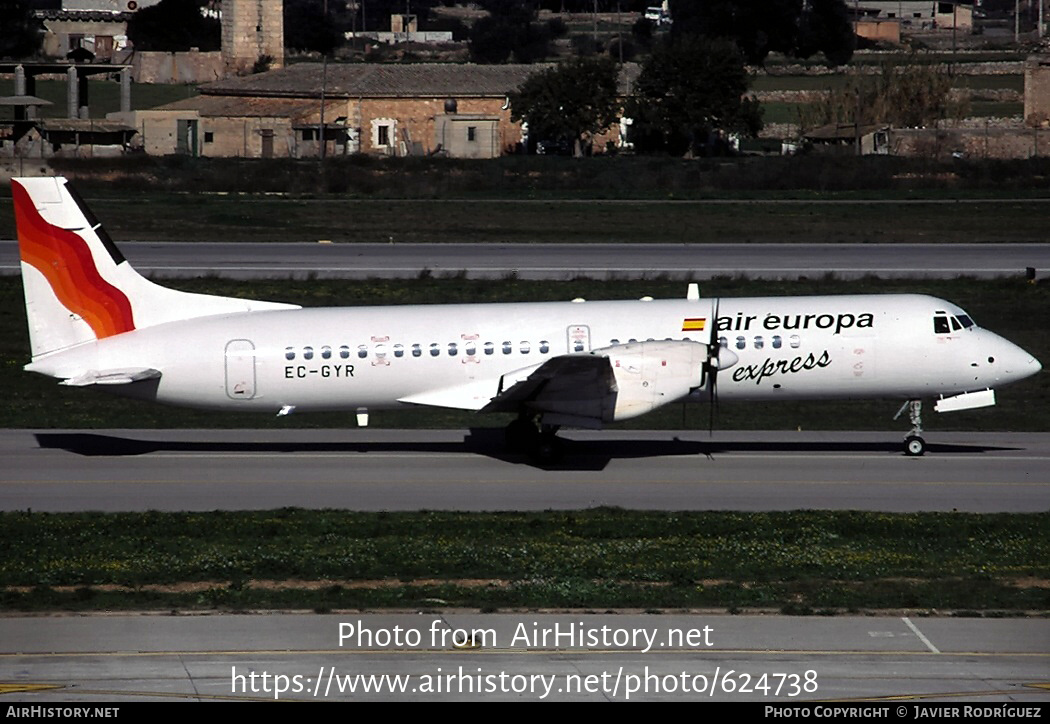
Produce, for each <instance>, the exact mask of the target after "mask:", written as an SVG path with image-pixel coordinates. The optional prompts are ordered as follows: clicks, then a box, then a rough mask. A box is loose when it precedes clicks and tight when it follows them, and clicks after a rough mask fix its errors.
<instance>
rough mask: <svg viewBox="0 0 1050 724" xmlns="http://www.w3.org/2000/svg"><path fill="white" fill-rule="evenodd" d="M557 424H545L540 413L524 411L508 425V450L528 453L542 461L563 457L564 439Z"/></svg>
mask: <svg viewBox="0 0 1050 724" xmlns="http://www.w3.org/2000/svg"><path fill="white" fill-rule="evenodd" d="M557 432H558V428H557V426H555V425H543V424H541V422H540V418H539V416H538V415H530V414H527V413H524V414H522V415H520V416H518V419H516V420H514V422H512V423H510V424H509V425H507V428H506V439H507V450H509V451H511V452H518V453H526V454H528V455H529V456H530V457H532V458H533V459H535V460H536V461H538V462H541V463H549V462H553V461H555V460H557V459H558V458H559V457H561V453H562V441H561V439H560V438H559V437H558V436H557V435H556V433H557Z"/></svg>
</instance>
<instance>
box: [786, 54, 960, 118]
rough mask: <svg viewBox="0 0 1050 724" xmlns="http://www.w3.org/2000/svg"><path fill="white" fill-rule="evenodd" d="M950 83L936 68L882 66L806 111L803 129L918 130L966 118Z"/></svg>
mask: <svg viewBox="0 0 1050 724" xmlns="http://www.w3.org/2000/svg"><path fill="white" fill-rule="evenodd" d="M951 89H952V79H951V77H950V76H949V75H948V73H947V70H946V69H945V68H944V67H943V66H940V65H937V64H933V63H923V62H920V61H918V60H917V59H914V58H913V59H912V60H910V61H909V62H907V63H884V64H883V66H882V68H881V71H880V72H879V73H878V74H874V75H872V74H863V75H862V74H860V73H850V74H849V75H848V76H846V84H845V86H844V87H842V88H841V89H839V90H837V91H832V92H830V93H829V94H828V95H827V96H825V98H824V99H823V100H822V101H821V102H819V103H817V104H815V106H813V107H812V108H811V109H810V110H809V111H808V112H803V117H802V124H803V125H804V126H806V127H809V128H812V127H814V126H818V125H823V124H826V123H837V124H852V123H859V124H862V125H864V124H871V123H878V124H889V125H893V126H899V127H906V128H916V127H922V126H926V125H929V124H931V123H934V122H935V121H938V120H942V119H945V118H962V117H964V116H965V115H966V110H967V108H966V105H967V104H966V103H965V101H956V100H954V99H953V98H952V96H951Z"/></svg>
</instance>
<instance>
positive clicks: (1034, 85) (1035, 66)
mask: <svg viewBox="0 0 1050 724" xmlns="http://www.w3.org/2000/svg"><path fill="white" fill-rule="evenodd" d="M1024 120H1025V123H1026V124H1028V125H1029V126H1036V127H1038V126H1042V127H1044V128H1045V127H1047V126H1048V125H1050V52H1043V53H1039V54H1036V55H1032V56H1029V57H1028V59H1027V60H1026V61H1025V64H1024Z"/></svg>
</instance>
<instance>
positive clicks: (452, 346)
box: [448, 342, 459, 357]
mask: <svg viewBox="0 0 1050 724" xmlns="http://www.w3.org/2000/svg"><path fill="white" fill-rule="evenodd" d="M458 353H459V348H458V347H456V343H455V342H449V343H448V356H449V357H455V356H456V355H457V354H458Z"/></svg>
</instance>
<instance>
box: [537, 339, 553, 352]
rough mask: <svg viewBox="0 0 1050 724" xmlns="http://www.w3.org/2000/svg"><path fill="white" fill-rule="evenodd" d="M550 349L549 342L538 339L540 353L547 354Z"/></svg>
mask: <svg viewBox="0 0 1050 724" xmlns="http://www.w3.org/2000/svg"><path fill="white" fill-rule="evenodd" d="M550 351H551V345H550V342H547V341H546V340H540V354H547V353H548V352H550Z"/></svg>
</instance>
